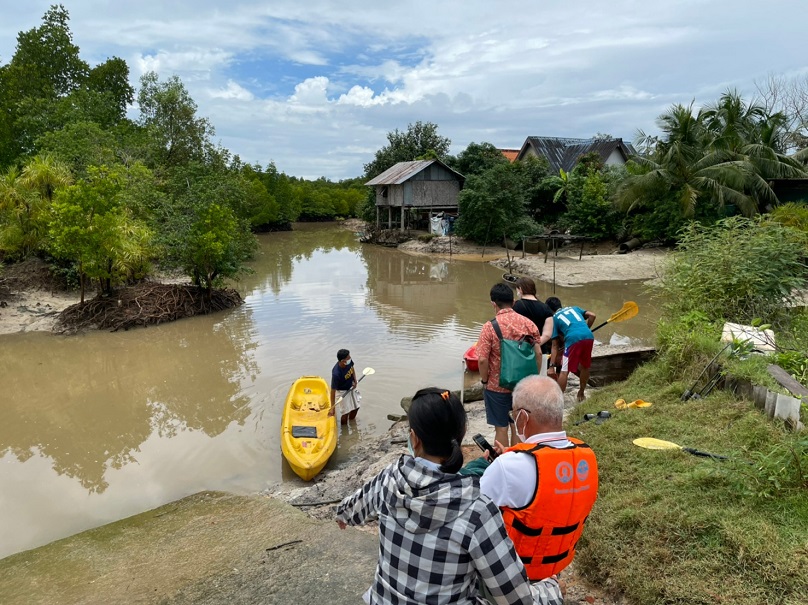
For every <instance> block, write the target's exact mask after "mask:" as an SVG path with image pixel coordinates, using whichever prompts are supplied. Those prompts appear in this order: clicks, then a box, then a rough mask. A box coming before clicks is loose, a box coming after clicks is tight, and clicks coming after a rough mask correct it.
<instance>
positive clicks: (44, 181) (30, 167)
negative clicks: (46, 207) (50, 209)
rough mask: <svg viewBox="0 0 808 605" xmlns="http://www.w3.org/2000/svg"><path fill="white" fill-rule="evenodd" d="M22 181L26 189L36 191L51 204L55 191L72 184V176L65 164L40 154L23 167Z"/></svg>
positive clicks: (50, 156) (47, 155)
mask: <svg viewBox="0 0 808 605" xmlns="http://www.w3.org/2000/svg"><path fill="white" fill-rule="evenodd" d="M22 181H23V184H24V185H25V186H26V187H28V188H29V189H32V190H34V191H38V192H39V194H40V195H41V196H42V197H43V198H45V199H47V201H48V202H52V201H53V195H54V193H55V192H56V190H57V189H59V188H60V187H66V186H67V185H70V184H72V183H73V175H72V173H71V172H70V168H68V166H67V164H65V163H64V162H61V161H60V160H57V159H56V158H55V157H54V156H52V155H50V154H42V155H38V156H35V157H34V158H32V159H31V160H30V161H29V162H28V163H27V164H26V165H25V167H24V168H23V170H22Z"/></svg>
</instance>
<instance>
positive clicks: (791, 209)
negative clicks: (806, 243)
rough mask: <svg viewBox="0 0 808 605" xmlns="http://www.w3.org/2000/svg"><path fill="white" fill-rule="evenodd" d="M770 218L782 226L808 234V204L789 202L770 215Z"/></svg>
mask: <svg viewBox="0 0 808 605" xmlns="http://www.w3.org/2000/svg"><path fill="white" fill-rule="evenodd" d="M769 218H770V219H771V220H772V221H776V222H778V223H780V224H781V225H785V226H787V227H793V228H794V229H798V230H800V231H803V232H805V233H808V204H801V203H797V202H789V203H787V204H783V205H782V206H778V207H777V208H775V209H774V210H772V211H771V212H770V213H769Z"/></svg>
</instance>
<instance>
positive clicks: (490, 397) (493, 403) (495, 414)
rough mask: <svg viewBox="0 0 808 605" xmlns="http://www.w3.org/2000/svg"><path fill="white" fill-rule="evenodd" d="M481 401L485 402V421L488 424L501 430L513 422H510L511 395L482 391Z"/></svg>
mask: <svg viewBox="0 0 808 605" xmlns="http://www.w3.org/2000/svg"><path fill="white" fill-rule="evenodd" d="M483 401H484V402H485V420H486V421H487V422H488V424H490V425H492V426H495V427H499V428H502V427H507V426H508V425H509V424H510V423H511V422H513V420H511V410H512V409H513V394H512V393H498V392H495V391H489V390H488V389H483Z"/></svg>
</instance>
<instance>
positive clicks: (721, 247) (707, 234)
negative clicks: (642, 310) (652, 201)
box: [660, 217, 808, 323]
mask: <svg viewBox="0 0 808 605" xmlns="http://www.w3.org/2000/svg"><path fill="white" fill-rule="evenodd" d="M807 241H808V238H806V235H805V234H803V233H801V232H799V231H797V230H795V229H792V228H790V227H785V226H783V225H780V224H779V223H776V222H771V221H765V220H762V219H759V218H758V219H747V218H743V217H731V218H727V219H723V220H721V221H718V222H717V223H716V224H715V225H714V226H709V227H707V226H703V225H700V224H698V223H695V222H694V223H690V224H689V225H688V226H687V227H685V228H684V229H683V230H682V233H681V236H680V245H679V248H678V249H677V251H676V252H675V253H674V254H673V255H671V258H670V260H669V262H668V265H667V267H666V270H665V272H664V275H663V279H662V281H661V285H660V287H661V289H662V292H663V295H664V297H665V299H666V300H667V302H666V305H665V308H666V313H667V314H668V316H669V317H676V316H677V315H679V314H681V313H687V312H689V311H698V312H701V313H703V314H704V316H705V317H706V318H707V319H708V320H711V321H719V320H727V321H735V322H741V323H749V322H750V321H752V320H753V319H755V318H759V319H761V320H763V321H765V322H766V323H775V322H782V321H783V320H784V319H785V317H784V316H785V306H784V302H786V301H788V300H790V299H791V298H792V297H793V292H794V290H795V289H798V288H802V287H804V286H805V284H806V280H807V279H808V267H806V265H805V263H804V256H805V251H806V242H807Z"/></svg>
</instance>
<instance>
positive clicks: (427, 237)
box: [418, 233, 435, 243]
mask: <svg viewBox="0 0 808 605" xmlns="http://www.w3.org/2000/svg"><path fill="white" fill-rule="evenodd" d="M433 239H435V234H434V233H422V234H421V235H419V236H418V241H419V242H424V243H428V242H431V241H432V240H433Z"/></svg>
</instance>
